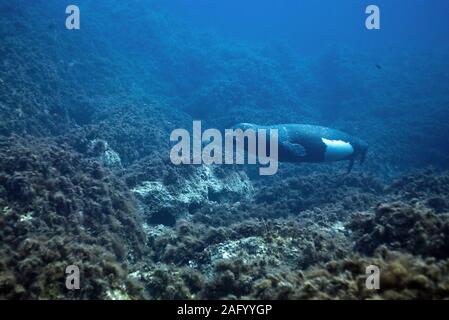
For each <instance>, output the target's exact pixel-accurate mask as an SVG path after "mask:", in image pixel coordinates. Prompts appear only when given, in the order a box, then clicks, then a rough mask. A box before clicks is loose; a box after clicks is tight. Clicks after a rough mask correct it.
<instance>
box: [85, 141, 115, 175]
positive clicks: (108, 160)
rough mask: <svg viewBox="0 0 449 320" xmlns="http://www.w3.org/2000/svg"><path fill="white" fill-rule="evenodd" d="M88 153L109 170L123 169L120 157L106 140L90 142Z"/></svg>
mask: <svg viewBox="0 0 449 320" xmlns="http://www.w3.org/2000/svg"><path fill="white" fill-rule="evenodd" d="M88 153H89V154H90V155H92V156H94V157H95V158H97V159H98V160H99V161H100V162H101V163H102V164H103V165H104V166H105V167H107V168H111V169H122V168H123V166H122V160H121V159H120V155H119V154H118V153H117V152H115V151H114V150H113V149H112V148H111V147H110V146H109V144H108V143H107V141H105V140H101V139H94V140H92V141H90V143H89V147H88Z"/></svg>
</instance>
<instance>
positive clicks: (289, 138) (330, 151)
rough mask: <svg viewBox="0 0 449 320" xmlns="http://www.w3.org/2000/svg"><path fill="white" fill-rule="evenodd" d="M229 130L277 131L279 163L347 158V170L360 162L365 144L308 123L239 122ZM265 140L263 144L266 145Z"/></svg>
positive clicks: (337, 131) (344, 134)
mask: <svg viewBox="0 0 449 320" xmlns="http://www.w3.org/2000/svg"><path fill="white" fill-rule="evenodd" d="M233 129H241V130H243V131H246V130H248V129H252V130H254V131H255V132H257V130H259V129H265V130H267V132H269V130H270V129H277V130H278V137H279V138H278V139H279V141H278V161H279V162H293V163H299V162H331V161H342V160H348V161H349V166H348V170H347V173H350V172H351V170H352V167H353V165H354V161H355V160H356V159H360V163H363V162H364V161H365V158H366V153H367V150H368V144H367V143H366V142H365V141H363V140H362V139H359V138H356V137H353V136H351V135H349V134H347V133H344V132H342V131H340V130H337V129H332V128H327V127H322V126H315V125H309V124H278V125H270V126H262V125H257V124H253V123H239V124H237V125H235V126H234V127H233ZM268 147H269V143H267V148H268Z"/></svg>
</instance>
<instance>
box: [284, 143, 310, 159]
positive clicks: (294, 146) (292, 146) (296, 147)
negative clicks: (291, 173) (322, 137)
mask: <svg viewBox="0 0 449 320" xmlns="http://www.w3.org/2000/svg"><path fill="white" fill-rule="evenodd" d="M281 145H282V147H283V148H284V149H285V150H287V151H288V152H289V153H291V154H293V155H295V156H296V157H305V156H306V155H307V152H306V149H305V148H304V147H303V146H302V145H300V144H298V143H291V142H289V141H284V142H281Z"/></svg>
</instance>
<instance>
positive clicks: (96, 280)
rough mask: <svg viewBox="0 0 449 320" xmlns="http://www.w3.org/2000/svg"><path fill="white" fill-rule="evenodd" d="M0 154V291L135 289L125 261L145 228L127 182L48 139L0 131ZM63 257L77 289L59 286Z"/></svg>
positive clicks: (15, 294)
mask: <svg viewBox="0 0 449 320" xmlns="http://www.w3.org/2000/svg"><path fill="white" fill-rule="evenodd" d="M0 155H1V156H0V242H1V244H2V245H1V246H0V257H1V258H0V297H1V298H6V299H19V298H20V299H36V298H39V299H46V298H47V299H50V298H59V299H61V298H78V299H79V298H81V299H87V298H91V299H92V298H108V297H109V295H111V294H112V293H113V292H115V293H114V294H113V295H112V296H111V297H113V296H117V294H118V292H122V296H123V295H124V294H126V296H127V297H133V296H134V297H141V296H142V295H141V293H139V290H138V287H136V286H135V284H133V282H132V281H130V280H128V279H127V271H126V269H127V264H128V263H127V261H128V260H130V261H132V260H134V259H137V258H139V256H141V254H142V252H143V250H144V248H143V246H142V245H143V244H144V243H145V236H144V233H143V231H142V230H141V228H140V223H139V220H138V217H137V215H136V211H135V209H134V203H133V201H132V199H133V198H132V195H131V194H130V193H129V191H128V190H127V188H126V186H125V185H124V184H123V183H121V182H120V181H119V180H118V179H117V178H116V177H114V176H113V175H112V174H110V173H109V172H108V171H107V170H106V169H104V168H102V167H101V165H100V164H99V163H97V162H94V161H89V160H84V159H83V158H82V157H81V156H80V155H79V154H77V153H75V152H74V151H73V150H72V149H71V148H70V147H68V146H58V145H56V144H54V143H52V141H51V140H37V139H33V138H30V137H28V138H27V139H23V138H19V137H17V136H13V137H11V138H1V139H0ZM69 265H77V266H78V267H79V268H80V271H81V277H82V284H83V285H82V286H81V289H80V290H75V291H68V290H67V289H66V288H65V276H66V274H65V268H66V267H67V266H69ZM129 290H130V291H129Z"/></svg>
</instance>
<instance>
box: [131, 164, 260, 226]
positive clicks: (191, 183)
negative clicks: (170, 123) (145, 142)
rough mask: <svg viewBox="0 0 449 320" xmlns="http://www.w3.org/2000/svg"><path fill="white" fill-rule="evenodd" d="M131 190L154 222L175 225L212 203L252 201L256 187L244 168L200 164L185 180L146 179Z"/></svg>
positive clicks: (150, 220) (151, 221)
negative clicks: (182, 218) (177, 221)
mask: <svg viewBox="0 0 449 320" xmlns="http://www.w3.org/2000/svg"><path fill="white" fill-rule="evenodd" d="M131 191H132V192H133V193H134V194H135V195H136V196H137V198H138V199H139V200H140V201H141V202H142V203H143V205H144V211H145V214H146V215H147V216H148V219H149V220H148V221H149V222H150V223H154V224H167V225H174V223H175V222H176V220H178V219H179V218H180V217H185V216H186V215H188V214H191V213H194V212H195V211H196V210H197V209H198V208H200V207H202V206H205V205H207V204H209V203H211V202H218V203H221V202H237V201H240V200H248V199H250V198H251V197H252V194H253V186H252V184H251V181H250V180H249V178H248V177H247V175H246V174H245V173H244V172H243V171H233V170H229V171H226V172H225V173H224V172H223V171H222V169H220V168H218V167H213V166H197V167H194V169H191V171H190V172H189V173H188V175H187V176H186V177H184V178H182V179H177V178H176V177H175V178H173V179H165V180H164V181H161V180H156V181H144V182H142V183H141V184H140V185H138V186H136V187H134V188H133V189H132V190H131Z"/></svg>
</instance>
